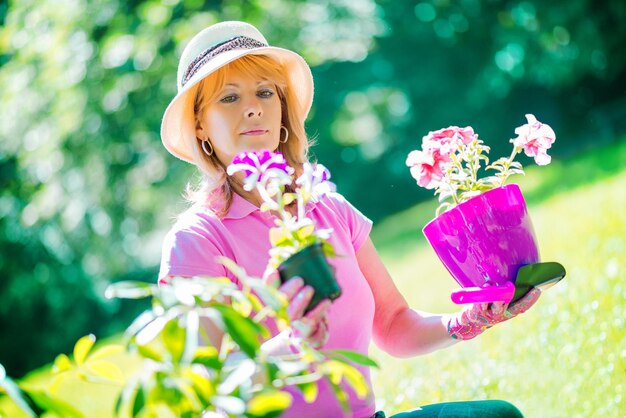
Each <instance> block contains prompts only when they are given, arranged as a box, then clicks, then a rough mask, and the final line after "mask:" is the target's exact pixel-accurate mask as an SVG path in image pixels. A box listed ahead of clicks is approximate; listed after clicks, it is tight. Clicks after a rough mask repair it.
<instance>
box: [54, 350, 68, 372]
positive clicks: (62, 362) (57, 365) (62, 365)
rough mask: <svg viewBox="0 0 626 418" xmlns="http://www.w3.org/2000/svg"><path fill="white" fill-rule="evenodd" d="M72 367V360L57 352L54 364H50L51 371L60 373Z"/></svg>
mask: <svg viewBox="0 0 626 418" xmlns="http://www.w3.org/2000/svg"><path fill="white" fill-rule="evenodd" d="M71 369H72V361H71V360H70V358H69V357H68V356H66V355H65V354H59V355H58V356H57V357H56V358H55V359H54V366H52V372H53V373H62V372H66V371H68V370H71Z"/></svg>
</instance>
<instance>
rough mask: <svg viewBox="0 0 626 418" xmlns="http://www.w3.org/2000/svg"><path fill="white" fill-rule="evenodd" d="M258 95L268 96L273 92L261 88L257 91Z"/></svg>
mask: <svg viewBox="0 0 626 418" xmlns="http://www.w3.org/2000/svg"><path fill="white" fill-rule="evenodd" d="M258 95H259V97H263V98H266V99H267V98H270V97H272V96H273V95H274V92H273V91H272V90H261V91H259V93H258Z"/></svg>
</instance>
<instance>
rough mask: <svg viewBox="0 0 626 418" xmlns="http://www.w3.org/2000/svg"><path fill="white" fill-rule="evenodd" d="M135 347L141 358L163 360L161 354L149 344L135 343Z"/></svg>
mask: <svg viewBox="0 0 626 418" xmlns="http://www.w3.org/2000/svg"><path fill="white" fill-rule="evenodd" d="M135 347H136V348H137V351H138V352H139V355H140V356H142V357H143V358H147V359H150V360H154V361H157V362H161V361H163V355H161V353H159V352H158V351H157V350H155V349H153V348H152V347H150V346H149V345H147V344H146V345H142V344H136V345H135Z"/></svg>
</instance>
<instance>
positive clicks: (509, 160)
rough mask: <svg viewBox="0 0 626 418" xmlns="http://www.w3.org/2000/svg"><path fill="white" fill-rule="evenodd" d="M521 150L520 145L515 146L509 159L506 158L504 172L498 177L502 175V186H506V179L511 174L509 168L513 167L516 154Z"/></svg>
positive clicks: (503, 166)
mask: <svg viewBox="0 0 626 418" xmlns="http://www.w3.org/2000/svg"><path fill="white" fill-rule="evenodd" d="M520 151H521V148H519V147H515V146H514V147H513V151H511V155H510V156H509V158H508V159H506V160H505V161H504V162H503V163H502V172H501V173H500V175H499V176H498V177H500V179H501V181H500V187H502V186H504V183H505V182H506V179H507V178H509V176H510V174H509V168H510V167H511V163H512V162H513V159H514V158H515V156H516V155H517V154H518V153H519V152H520Z"/></svg>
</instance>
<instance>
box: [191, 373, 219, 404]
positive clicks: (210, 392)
mask: <svg viewBox="0 0 626 418" xmlns="http://www.w3.org/2000/svg"><path fill="white" fill-rule="evenodd" d="M190 378H191V382H192V385H193V390H194V391H195V393H196V396H197V397H198V399H200V400H201V402H202V403H203V404H208V403H209V402H210V399H211V396H214V395H215V387H214V386H213V382H212V381H211V379H207V378H206V377H205V376H201V375H199V374H198V373H191V374H190Z"/></svg>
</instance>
